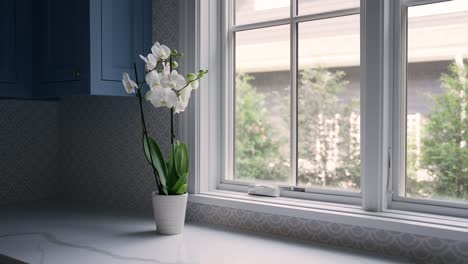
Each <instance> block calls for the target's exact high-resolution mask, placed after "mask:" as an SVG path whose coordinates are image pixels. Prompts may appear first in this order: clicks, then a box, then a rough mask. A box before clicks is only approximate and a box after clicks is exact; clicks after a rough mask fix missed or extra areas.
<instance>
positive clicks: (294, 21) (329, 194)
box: [217, 0, 363, 204]
mask: <svg viewBox="0 0 468 264" xmlns="http://www.w3.org/2000/svg"><path fill="white" fill-rule="evenodd" d="M221 2H222V3H223V4H222V5H224V7H222V10H221V11H222V12H224V14H223V16H224V17H227V18H228V19H230V20H229V21H228V22H227V25H225V26H224V29H225V30H226V31H227V34H228V36H227V37H226V38H224V39H223V40H225V39H227V40H228V41H227V43H224V44H223V45H222V46H223V48H224V49H227V52H225V55H224V56H223V58H225V61H224V65H222V67H226V70H225V71H226V75H225V76H227V77H228V79H227V80H223V83H224V84H225V87H228V93H227V97H225V98H224V100H226V101H225V103H224V104H225V105H226V106H227V108H225V109H223V110H224V111H226V112H227V114H226V115H225V118H226V120H229V122H226V123H228V124H227V125H226V126H225V127H224V129H225V131H224V133H223V135H225V137H226V138H224V140H225V142H227V143H225V144H227V145H228V146H229V147H228V148H226V149H225V150H224V153H225V156H224V157H226V158H227V160H226V161H225V164H228V167H227V168H226V169H225V170H224V173H225V174H224V175H227V177H219V180H218V181H219V182H218V186H217V187H218V188H220V189H223V190H232V191H245V192H246V190H247V188H246V186H247V185H248V183H243V182H242V181H237V182H235V183H234V182H233V181H232V180H233V179H234V176H233V175H232V172H233V171H234V164H233V160H234V155H233V153H231V152H232V150H233V149H234V142H233V141H234V135H232V134H231V133H233V132H232V131H234V116H233V114H232V113H234V103H233V100H232V99H231V98H233V97H234V87H233V85H234V84H233V79H234V78H233V73H234V70H233V69H234V47H233V45H234V39H233V38H234V34H235V33H236V32H242V31H245V30H252V29H260V28H265V27H273V26H280V25H282V26H287V25H289V26H290V40H291V41H290V45H291V49H290V65H291V69H290V87H291V91H290V94H291V104H290V110H291V121H290V125H291V131H290V133H291V137H290V140H291V142H295V141H297V127H296V126H297V125H296V124H297V109H296V108H297V103H296V101H295V100H294V98H296V97H297V76H296V74H295V72H297V67H298V65H297V62H298V61H297V52H298V47H297V30H298V28H297V26H298V24H299V23H300V22H305V21H314V20H320V19H327V18H333V17H341V16H349V15H355V14H359V13H360V8H349V9H344V10H339V11H331V12H325V13H320V14H308V15H296V14H295V12H294V10H295V6H294V5H295V1H294V0H290V2H291V6H292V8H291V13H290V16H289V17H288V18H283V19H276V20H271V21H266V22H257V23H251V24H242V25H234V24H233V13H234V6H233V2H234V1H233V0H224V1H221ZM361 19H362V16H361ZM223 20H224V21H226V19H223ZM223 40H222V41H223ZM362 41H363V40H362V39H361V42H362ZM361 53H362V51H361ZM361 93H362V90H361ZM230 113H231V115H230ZM361 127H362V121H361ZM290 161H291V169H290V172H291V175H292V182H296V177H295V176H296V174H297V173H296V172H297V143H296V144H291V146H290ZM240 185H244V187H242V186H240ZM293 185H294V184H290V185H289V186H293ZM280 186H282V185H281V184H280ZM284 187H287V186H286V185H285V186H284ZM301 188H302V187H301ZM304 189H305V192H303V193H301V194H297V192H296V193H295V192H291V191H289V192H288V191H284V192H281V195H284V196H286V197H301V198H302V199H311V200H321V201H333V202H338V203H341V202H344V203H352V204H361V203H362V201H361V200H362V198H361V197H362V193H361V192H351V191H341V190H333V189H328V188H325V189H319V188H313V187H310V188H309V187H307V188H304Z"/></svg>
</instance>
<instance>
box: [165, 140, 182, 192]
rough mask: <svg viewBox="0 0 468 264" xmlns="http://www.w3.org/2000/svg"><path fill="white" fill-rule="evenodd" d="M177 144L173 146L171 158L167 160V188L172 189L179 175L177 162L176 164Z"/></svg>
mask: <svg viewBox="0 0 468 264" xmlns="http://www.w3.org/2000/svg"><path fill="white" fill-rule="evenodd" d="M176 146H177V145H176V144H174V145H173V146H172V148H171V155H170V157H169V160H168V161H167V180H166V183H167V188H168V189H171V188H172V187H173V186H174V184H175V183H176V182H177V180H178V178H179V176H178V175H177V173H176V170H175V164H174V157H175V148H176Z"/></svg>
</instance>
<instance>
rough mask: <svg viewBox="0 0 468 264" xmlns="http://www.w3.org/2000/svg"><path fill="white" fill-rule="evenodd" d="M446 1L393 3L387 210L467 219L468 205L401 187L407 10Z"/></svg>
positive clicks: (423, 0)
mask: <svg viewBox="0 0 468 264" xmlns="http://www.w3.org/2000/svg"><path fill="white" fill-rule="evenodd" d="M447 1H450V0H395V1H394V2H393V7H392V9H393V12H394V14H393V20H394V21H393V23H392V24H393V27H394V37H393V39H394V41H393V52H394V54H395V61H394V62H393V70H394V87H393V97H392V98H391V99H389V100H388V101H391V105H392V106H393V110H392V115H393V121H392V122H393V125H392V128H391V129H390V133H391V135H392V141H393V142H392V146H391V149H393V151H392V152H393V153H392V162H391V163H392V167H393V169H392V173H391V178H392V179H391V181H392V184H391V186H392V189H391V190H390V192H389V197H388V208H390V209H397V210H406V211H414V212H422V213H432V214H442V215H448V216H455V217H466V218H468V203H463V202H459V201H447V200H436V199H424V198H417V197H406V196H402V195H400V193H404V192H405V185H404V184H401V182H403V181H404V180H405V178H406V143H405V141H406V122H407V120H406V89H407V88H406V87H407V82H406V67H407V58H406V54H407V40H406V36H407V8H408V7H412V6H418V5H427V4H435V3H442V2H447Z"/></svg>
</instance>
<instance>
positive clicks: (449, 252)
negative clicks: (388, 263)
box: [187, 203, 468, 264]
mask: <svg viewBox="0 0 468 264" xmlns="http://www.w3.org/2000/svg"><path fill="white" fill-rule="evenodd" d="M187 221H188V222H195V223H203V224H209V225H217V226H223V227H227V228H231V229H240V230H245V231H249V232H255V233H267V234H272V235H275V236H279V237H287V238H293V239H298V240H302V241H314V242H319V243H323V244H327V245H332V246H338V247H345V248H353V249H358V250H365V251H369V252H374V253H378V254H381V255H387V256H397V257H403V258H405V259H407V260H408V261H410V263H424V264H431V263H433V264H442V263H447V264H466V263H468V242H459V241H454V240H447V239H438V238H433V237H429V236H421V235H414V234H409V233H401V232H394V231H384V230H379V229H374V228H368V227H365V226H353V225H345V224H337V223H332V222H324V221H317V220H310V219H303V218H298V217H291V216H280V215H273V214H268V213H259V212H253V211H249V210H244V209H235V208H227V207H220V206H215V205H206V204H195V203H189V204H188V206H187Z"/></svg>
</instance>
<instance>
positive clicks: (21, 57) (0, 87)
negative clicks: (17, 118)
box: [0, 0, 32, 98]
mask: <svg viewBox="0 0 468 264" xmlns="http://www.w3.org/2000/svg"><path fill="white" fill-rule="evenodd" d="M0 10H1V11H2V15H1V16H0V36H2V40H1V41H0V95H1V96H3V97H19V98H29V97H31V80H32V78H31V72H32V68H31V67H32V65H31V64H32V57H31V56H32V54H31V53H32V51H31V48H32V46H31V26H30V25H31V0H0Z"/></svg>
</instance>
